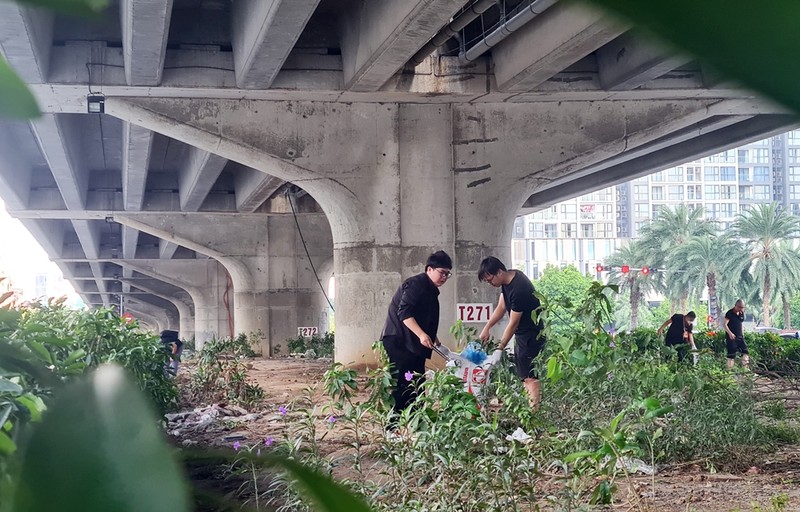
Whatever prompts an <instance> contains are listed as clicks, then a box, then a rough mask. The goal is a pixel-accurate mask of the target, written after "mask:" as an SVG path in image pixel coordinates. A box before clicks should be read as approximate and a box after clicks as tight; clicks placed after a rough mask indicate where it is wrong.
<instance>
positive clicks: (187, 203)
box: [178, 147, 228, 212]
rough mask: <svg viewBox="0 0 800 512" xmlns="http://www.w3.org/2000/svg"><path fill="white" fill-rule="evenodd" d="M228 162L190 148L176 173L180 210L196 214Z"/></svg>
mask: <svg viewBox="0 0 800 512" xmlns="http://www.w3.org/2000/svg"><path fill="white" fill-rule="evenodd" d="M227 163H228V161H227V160H226V159H225V158H222V157H220V156H218V155H215V154H214V153H210V152H208V151H203V150H202V149H198V148H195V147H193V148H191V149H190V150H189V155H188V157H187V158H186V160H185V161H184V163H183V166H182V167H181V168H180V170H179V172H178V185H179V186H178V190H179V195H180V200H181V210H184V211H190V212H196V211H197V210H199V209H200V206H202V204H203V201H204V200H205V198H206V196H208V193H209V192H210V191H211V187H213V186H214V182H216V181H217V178H219V175H220V173H221V172H222V169H224V168H225V164H227Z"/></svg>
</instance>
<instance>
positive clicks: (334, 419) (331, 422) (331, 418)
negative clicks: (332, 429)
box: [328, 416, 336, 425]
mask: <svg viewBox="0 0 800 512" xmlns="http://www.w3.org/2000/svg"><path fill="white" fill-rule="evenodd" d="M328 423H330V424H331V425H333V424H334V423H336V416H328Z"/></svg>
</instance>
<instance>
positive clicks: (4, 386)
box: [0, 377, 22, 423]
mask: <svg viewBox="0 0 800 512" xmlns="http://www.w3.org/2000/svg"><path fill="white" fill-rule="evenodd" d="M0 393H12V394H15V395H18V394H20V393H22V386H20V385H19V384H17V383H16V382H11V381H10V380H8V379H6V378H4V377H0ZM0 423H2V421H0Z"/></svg>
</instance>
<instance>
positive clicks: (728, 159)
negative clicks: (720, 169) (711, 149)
mask: <svg viewBox="0 0 800 512" xmlns="http://www.w3.org/2000/svg"><path fill="white" fill-rule="evenodd" d="M735 158H736V152H735V150H732V149H731V150H728V151H723V152H722V153H717V154H716V155H711V156H709V157H707V158H706V161H708V162H712V163H733V162H735V161H736V160H735Z"/></svg>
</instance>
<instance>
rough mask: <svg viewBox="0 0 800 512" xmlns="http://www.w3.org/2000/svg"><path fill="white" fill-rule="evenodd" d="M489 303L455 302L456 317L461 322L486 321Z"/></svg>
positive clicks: (489, 307) (490, 313)
mask: <svg viewBox="0 0 800 512" xmlns="http://www.w3.org/2000/svg"><path fill="white" fill-rule="evenodd" d="M490 316H492V305H491V304H456V319H458V320H461V321H462V322H488V321H489V317H490Z"/></svg>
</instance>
